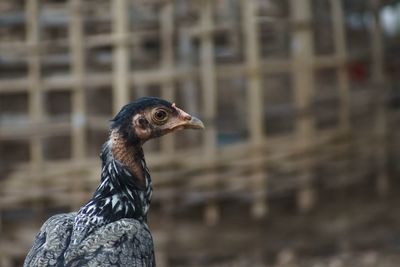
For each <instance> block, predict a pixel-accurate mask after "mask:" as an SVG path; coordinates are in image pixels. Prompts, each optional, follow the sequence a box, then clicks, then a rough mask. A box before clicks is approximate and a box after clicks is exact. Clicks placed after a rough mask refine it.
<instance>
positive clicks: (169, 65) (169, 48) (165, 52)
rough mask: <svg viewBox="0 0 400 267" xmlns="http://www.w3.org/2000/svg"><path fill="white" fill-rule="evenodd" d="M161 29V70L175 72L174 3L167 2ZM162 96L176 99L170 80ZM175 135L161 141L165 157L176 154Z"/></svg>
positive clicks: (165, 137)
mask: <svg viewBox="0 0 400 267" xmlns="http://www.w3.org/2000/svg"><path fill="white" fill-rule="evenodd" d="M160 27H161V68H162V70H163V71H164V72H165V73H170V72H172V71H173V70H174V38H173V37H174V3H173V2H172V1H167V2H165V4H164V5H163V7H162V10H161V15H160ZM161 95H162V97H163V98H164V99H167V100H169V101H173V100H174V99H175V87H174V84H173V81H171V80H169V81H167V82H165V83H164V84H163V85H162V91H161ZM174 143H175V141H174V135H167V136H164V137H163V138H162V140H161V150H162V152H163V153H165V155H171V154H172V153H174Z"/></svg>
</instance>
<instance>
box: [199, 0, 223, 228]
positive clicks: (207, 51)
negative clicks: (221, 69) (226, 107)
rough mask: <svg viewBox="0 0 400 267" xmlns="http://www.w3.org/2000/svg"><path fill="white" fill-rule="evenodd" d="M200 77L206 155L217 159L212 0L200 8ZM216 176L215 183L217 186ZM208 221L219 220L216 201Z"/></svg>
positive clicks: (209, 209)
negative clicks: (205, 125) (205, 124)
mask: <svg viewBox="0 0 400 267" xmlns="http://www.w3.org/2000/svg"><path fill="white" fill-rule="evenodd" d="M200 12H201V14H200V27H201V36H200V37H201V39H200V64H201V65H200V79H201V84H202V89H203V101H202V102H203V118H204V120H205V122H206V123H207V127H206V129H205V133H204V139H203V140H204V141H203V147H204V156H205V158H206V159H207V160H209V161H211V162H212V161H214V160H215V159H216V146H217V143H216V129H215V119H216V103H217V102H216V101H217V99H216V92H217V88H216V81H215V62H214V43H213V35H212V33H213V27H214V25H213V24H214V23H213V3H212V1H210V0H202V2H201V10H200ZM216 178H217V177H216V176H215V177H214V179H213V180H214V182H213V185H212V186H211V187H210V188H211V189H212V188H215V187H216V182H217V181H216ZM205 219H206V223H207V224H209V225H214V224H216V223H217V222H218V220H219V210H218V207H217V204H216V203H215V201H211V202H210V203H208V204H207V207H206V210H205Z"/></svg>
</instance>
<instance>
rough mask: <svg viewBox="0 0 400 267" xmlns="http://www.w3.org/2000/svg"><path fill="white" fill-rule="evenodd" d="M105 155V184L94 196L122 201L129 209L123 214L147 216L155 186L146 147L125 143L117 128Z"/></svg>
mask: <svg viewBox="0 0 400 267" xmlns="http://www.w3.org/2000/svg"><path fill="white" fill-rule="evenodd" d="M101 159H102V173H101V184H100V186H99V187H98V188H97V190H96V192H95V194H94V197H93V200H103V199H106V202H107V199H112V200H114V201H118V203H119V204H120V205H122V206H123V205H126V206H127V207H122V210H125V211H127V213H126V214H124V215H123V217H133V218H140V217H143V218H145V217H146V215H147V211H148V209H149V205H150V200H151V195H152V186H151V177H150V174H149V171H148V169H147V166H146V161H145V159H144V154H143V149H142V147H141V146H139V145H129V144H127V143H125V142H124V139H123V138H122V136H120V135H119V134H118V133H117V132H115V131H113V132H111V134H110V139H109V140H108V141H107V142H106V143H105V144H104V146H103V149H102V153H101ZM100 202H101V201H100ZM111 204H112V203H111Z"/></svg>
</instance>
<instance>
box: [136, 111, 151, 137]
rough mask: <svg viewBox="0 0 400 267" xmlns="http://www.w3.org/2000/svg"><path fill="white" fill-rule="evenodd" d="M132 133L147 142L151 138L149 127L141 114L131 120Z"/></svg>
mask: <svg viewBox="0 0 400 267" xmlns="http://www.w3.org/2000/svg"><path fill="white" fill-rule="evenodd" d="M132 125H133V131H134V133H135V135H136V136H137V137H139V138H140V139H142V140H147V139H149V138H150V136H151V127H150V123H149V121H148V120H147V119H146V117H145V116H144V115H143V114H137V115H135V116H134V117H133V119H132Z"/></svg>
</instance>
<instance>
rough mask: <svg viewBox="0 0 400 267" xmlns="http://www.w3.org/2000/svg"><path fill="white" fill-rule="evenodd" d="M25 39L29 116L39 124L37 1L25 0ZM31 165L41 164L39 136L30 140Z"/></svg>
mask: <svg viewBox="0 0 400 267" xmlns="http://www.w3.org/2000/svg"><path fill="white" fill-rule="evenodd" d="M25 5H26V13H25V16H26V29H27V31H26V39H27V43H28V47H29V48H30V53H29V54H28V81H29V83H28V86H29V88H30V91H29V115H30V119H31V121H32V123H33V124H40V123H41V122H43V119H44V114H43V113H44V112H43V93H42V91H41V86H42V85H41V78H42V77H41V70H40V51H39V38H40V37H39V35H40V29H39V18H38V16H39V3H38V1H37V0H26V1H25ZM30 150H31V151H30V152H31V163H32V167H33V168H34V169H40V168H41V165H42V164H43V147H42V139H41V137H39V136H33V137H31V138H30Z"/></svg>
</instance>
